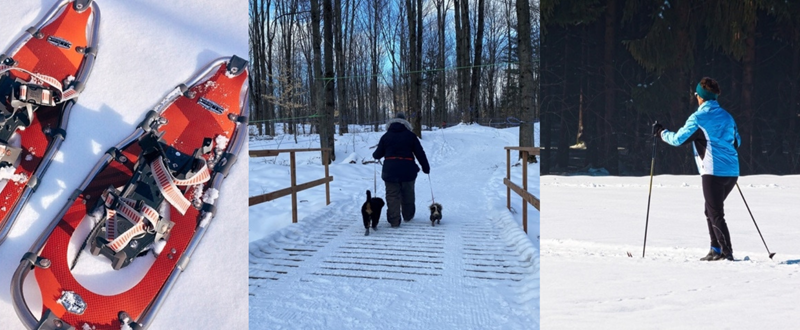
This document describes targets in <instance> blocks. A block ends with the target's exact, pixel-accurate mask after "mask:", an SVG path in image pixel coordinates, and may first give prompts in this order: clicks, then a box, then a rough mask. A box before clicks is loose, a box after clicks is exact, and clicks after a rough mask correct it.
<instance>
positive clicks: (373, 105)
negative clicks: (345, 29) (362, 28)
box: [368, 0, 381, 132]
mask: <svg viewBox="0 0 800 330" xmlns="http://www.w3.org/2000/svg"><path fill="white" fill-rule="evenodd" d="M380 7H381V6H380V0H374V2H373V18H372V19H373V21H372V38H370V39H371V40H370V42H371V43H372V45H371V50H372V51H371V53H370V55H371V63H372V77H371V78H372V79H371V84H370V102H369V108H370V114H371V115H370V116H369V117H368V118H370V120H371V121H372V122H373V125H374V126H373V131H375V132H377V131H378V117H379V115H378V74H379V72H380V71H379V70H380V63H379V62H378V61H379V59H378V30H379V26H380Z"/></svg>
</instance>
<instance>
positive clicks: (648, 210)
mask: <svg viewBox="0 0 800 330" xmlns="http://www.w3.org/2000/svg"><path fill="white" fill-rule="evenodd" d="M656 123H658V122H656ZM655 165H656V136H655V135H653V157H652V158H651V159H650V191H649V192H648V193H647V217H646V218H645V220H644V244H642V258H644V251H645V248H646V247H647V225H648V224H649V223H650V196H652V195H653V169H654V168H655Z"/></svg>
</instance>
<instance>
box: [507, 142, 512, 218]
mask: <svg viewBox="0 0 800 330" xmlns="http://www.w3.org/2000/svg"><path fill="white" fill-rule="evenodd" d="M506 179H508V180H509V181H510V180H511V149H506ZM506 208H507V209H511V187H509V186H506Z"/></svg>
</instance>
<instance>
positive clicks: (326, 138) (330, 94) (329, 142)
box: [320, 0, 336, 162]
mask: <svg viewBox="0 0 800 330" xmlns="http://www.w3.org/2000/svg"><path fill="white" fill-rule="evenodd" d="M332 7H333V6H332V4H331V0H322V18H323V19H322V20H323V22H324V25H323V28H322V30H323V35H324V42H323V45H324V47H325V57H324V64H325V78H324V84H325V88H324V89H325V112H324V115H323V117H322V122H323V125H320V126H321V127H320V134H323V135H321V136H320V143H321V144H322V147H323V148H331V157H330V162H333V161H334V160H336V153H335V152H333V151H334V150H335V145H334V142H335V140H334V137H333V135H334V133H335V126H334V123H333V113H334V108H335V107H336V104H335V102H336V100H335V95H334V88H335V87H336V80H335V78H334V68H333V24H334V22H333V8H332ZM323 127H324V133H323Z"/></svg>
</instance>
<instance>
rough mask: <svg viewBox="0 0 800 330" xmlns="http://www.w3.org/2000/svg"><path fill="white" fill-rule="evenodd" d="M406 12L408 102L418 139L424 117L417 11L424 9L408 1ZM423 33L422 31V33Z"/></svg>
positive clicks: (409, 113) (409, 114) (409, 116)
mask: <svg viewBox="0 0 800 330" xmlns="http://www.w3.org/2000/svg"><path fill="white" fill-rule="evenodd" d="M406 10H407V12H406V13H407V16H408V49H409V66H408V70H409V71H410V72H411V73H410V74H409V91H408V96H407V100H408V101H407V102H408V119H409V120H411V121H412V123H414V125H413V126H414V130H413V131H414V134H416V135H417V136H418V137H421V136H422V131H421V130H420V127H419V126H420V116H421V115H422V113H421V109H420V66H419V63H420V55H421V54H419V52H418V47H417V46H418V45H417V44H418V39H420V38H419V34H418V33H417V29H419V26H417V11H421V10H422V8H416V4H415V2H414V1H413V0H406ZM420 32H421V31H420Z"/></svg>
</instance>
